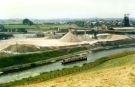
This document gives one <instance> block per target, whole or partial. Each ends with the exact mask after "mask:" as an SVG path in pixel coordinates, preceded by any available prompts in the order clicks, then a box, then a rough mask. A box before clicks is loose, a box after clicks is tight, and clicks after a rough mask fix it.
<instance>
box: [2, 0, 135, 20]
mask: <svg viewBox="0 0 135 87" xmlns="http://www.w3.org/2000/svg"><path fill="white" fill-rule="evenodd" d="M125 13H129V14H130V17H133V18H135V0H0V19H5V18H6V19H8V18H34V19H35V18H36V19H53V18H93V17H97V18H111V17H113V18H115V17H117V18H122V17H123V15H124V14H125Z"/></svg>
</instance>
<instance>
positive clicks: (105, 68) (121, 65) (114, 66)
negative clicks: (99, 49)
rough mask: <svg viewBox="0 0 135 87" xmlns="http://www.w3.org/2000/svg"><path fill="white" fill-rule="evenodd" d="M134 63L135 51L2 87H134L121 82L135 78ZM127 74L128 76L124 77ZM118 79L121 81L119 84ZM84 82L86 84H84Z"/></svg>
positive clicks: (2, 86)
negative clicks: (130, 77)
mask: <svg viewBox="0 0 135 87" xmlns="http://www.w3.org/2000/svg"><path fill="white" fill-rule="evenodd" d="M134 63H135V51H131V52H123V53H118V54H114V55H111V56H108V57H103V58H101V59H98V60H96V61H95V62H92V63H88V64H84V65H83V66H82V67H73V68H65V69H63V70H56V71H52V72H46V73H43V74H41V75H39V76H36V77H31V78H26V79H23V80H20V81H15V82H11V83H8V84H3V85H0V86H1V87H15V86H19V85H23V86H21V87H69V86H70V87H82V86H84V87H132V86H124V84H121V82H122V81H123V80H124V81H125V79H126V80H129V79H127V78H128V77H127V76H128V75H127V73H129V75H130V76H134V73H131V71H130V70H131V69H132V68H133V67H134V66H135V65H134ZM130 66H132V67H130ZM128 67H129V68H128ZM123 69H124V70H123ZM126 69H128V70H129V72H128V71H127V72H126ZM115 74H116V76H115ZM125 74H126V76H123V75H125ZM65 75H66V76H65ZM61 76H64V77H61ZM57 77H59V78H57ZM108 77H110V78H108ZM122 77H123V78H122ZM54 78H55V79H54ZM50 79H52V80H50ZM113 79H114V80H113ZM116 79H118V80H120V79H121V80H120V81H118V82H117V81H116ZM46 80H48V81H46ZM102 81H106V82H103V83H104V84H101V83H100V82H102ZM111 81H113V82H114V83H115V82H116V85H115V84H114V83H113V82H112V83H111ZM130 81H131V82H133V81H134V79H130ZM84 82H85V83H86V84H83V83H84ZM96 82H97V83H96ZM90 83H91V84H90ZM113 84H114V85H115V86H114V85H113ZM127 84H129V85H131V84H130V82H127V83H126V85H127ZM75 85H76V86H75ZM90 85H91V86H90ZM132 85H134V84H132ZM133 87H134V86H133Z"/></svg>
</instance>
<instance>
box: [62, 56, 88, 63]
mask: <svg viewBox="0 0 135 87" xmlns="http://www.w3.org/2000/svg"><path fill="white" fill-rule="evenodd" d="M83 60H87V56H86V55H76V56H73V57H70V58H66V59H63V60H62V64H68V63H71V62H77V61H83Z"/></svg>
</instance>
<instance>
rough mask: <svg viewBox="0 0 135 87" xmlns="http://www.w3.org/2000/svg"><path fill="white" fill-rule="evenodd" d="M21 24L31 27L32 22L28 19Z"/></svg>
mask: <svg viewBox="0 0 135 87" xmlns="http://www.w3.org/2000/svg"><path fill="white" fill-rule="evenodd" d="M23 24H24V25H33V22H32V21H31V20H29V19H24V20H23Z"/></svg>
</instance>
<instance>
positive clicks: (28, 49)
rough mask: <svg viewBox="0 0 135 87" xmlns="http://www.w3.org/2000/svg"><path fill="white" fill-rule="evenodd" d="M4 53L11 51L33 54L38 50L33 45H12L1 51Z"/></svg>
mask: <svg viewBox="0 0 135 87" xmlns="http://www.w3.org/2000/svg"><path fill="white" fill-rule="evenodd" d="M3 50H4V51H11V52H20V53H21V52H35V51H39V50H40V48H39V47H36V46H35V45H28V44H14V45H10V46H8V47H7V48H5V49H3Z"/></svg>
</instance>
